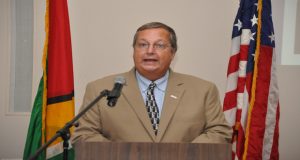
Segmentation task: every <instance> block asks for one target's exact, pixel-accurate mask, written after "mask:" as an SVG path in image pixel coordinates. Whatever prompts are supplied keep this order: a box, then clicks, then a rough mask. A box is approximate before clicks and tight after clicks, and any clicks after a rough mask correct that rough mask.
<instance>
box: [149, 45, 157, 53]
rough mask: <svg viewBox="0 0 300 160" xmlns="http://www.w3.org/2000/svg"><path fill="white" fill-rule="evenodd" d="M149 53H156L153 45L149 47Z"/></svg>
mask: <svg viewBox="0 0 300 160" xmlns="http://www.w3.org/2000/svg"><path fill="white" fill-rule="evenodd" d="M147 53H151V54H153V53H155V48H154V45H153V44H151V45H149V47H148V48H147Z"/></svg>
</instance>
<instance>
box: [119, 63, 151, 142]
mask: <svg viewBox="0 0 300 160" xmlns="http://www.w3.org/2000/svg"><path fill="white" fill-rule="evenodd" d="M128 73H129V74H128V75H126V79H127V80H126V85H125V86H124V88H123V94H124V97H125V99H126V100H127V102H128V103H129V104H130V106H131V107H132V109H133V110H134V112H135V113H136V115H137V117H138V119H139V120H140V122H141V124H142V125H143V126H144V128H145V129H146V130H147V132H148V134H149V136H150V137H151V138H152V140H153V141H155V138H156V136H155V134H154V131H153V128H152V125H151V122H150V120H149V117H148V113H147V110H146V106H145V103H144V101H143V97H142V95H141V93H140V89H139V87H138V83H137V80H136V77H135V69H134V68H133V69H132V70H131V71H129V72H128Z"/></svg>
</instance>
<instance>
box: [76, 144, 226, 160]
mask: <svg viewBox="0 0 300 160" xmlns="http://www.w3.org/2000/svg"><path fill="white" fill-rule="evenodd" d="M75 157H76V160H219V159H220V160H231V144H205V143H143V142H139V143H129V142H84V143H78V144H76V145H75Z"/></svg>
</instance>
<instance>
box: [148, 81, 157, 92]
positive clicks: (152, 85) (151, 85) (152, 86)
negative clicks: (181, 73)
mask: <svg viewBox="0 0 300 160" xmlns="http://www.w3.org/2000/svg"><path fill="white" fill-rule="evenodd" d="M155 87H156V83H154V82H151V83H150V84H149V87H148V90H151V91H153V90H154V88H155Z"/></svg>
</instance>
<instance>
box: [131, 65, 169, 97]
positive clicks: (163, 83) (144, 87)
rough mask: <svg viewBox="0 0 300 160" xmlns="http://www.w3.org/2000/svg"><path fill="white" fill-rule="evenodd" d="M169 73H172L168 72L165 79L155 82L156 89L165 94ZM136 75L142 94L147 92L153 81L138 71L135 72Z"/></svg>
mask: <svg viewBox="0 0 300 160" xmlns="http://www.w3.org/2000/svg"><path fill="white" fill-rule="evenodd" d="M169 72H170V71H169V70H168V71H167V72H166V74H165V75H164V76H163V77H161V78H160V79H157V80H155V81H154V83H156V87H157V88H158V89H159V90H161V91H163V92H165V90H166V88H167V82H168V78H169ZM135 73H136V78H137V80H138V82H139V84H140V89H141V90H142V92H146V90H147V88H148V86H149V85H150V83H151V82H152V81H150V80H149V79H147V78H145V77H144V76H142V75H141V74H140V73H139V72H138V71H137V70H135Z"/></svg>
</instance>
